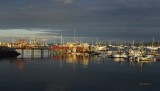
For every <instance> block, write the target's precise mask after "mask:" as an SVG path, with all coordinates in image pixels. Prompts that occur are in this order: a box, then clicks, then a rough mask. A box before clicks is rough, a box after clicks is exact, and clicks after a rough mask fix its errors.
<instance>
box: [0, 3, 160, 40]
mask: <svg viewBox="0 0 160 91" xmlns="http://www.w3.org/2000/svg"><path fill="white" fill-rule="evenodd" d="M159 24H160V1H159V0H0V28H1V29H17V28H20V29H30V28H38V29H43V30H44V31H46V32H48V33H50V32H53V33H58V34H63V35H64V36H73V30H74V28H76V35H77V36H84V37H106V38H111V37H113V36H114V37H115V38H116V37H117V38H119V37H121V36H123V37H124V34H127V35H130V36H132V37H133V38H134V36H136V35H137V36H139V37H141V36H142V35H143V34H145V35H147V36H149V37H151V36H154V35H155V36H159V35H157V33H159V30H160V26H159ZM48 28H50V30H48ZM55 30H60V31H55ZM31 31H33V30H32V29H31ZM36 31H38V30H36ZM145 32H150V35H149V34H148V33H145ZM46 34H47V33H46ZM49 35H50V34H49ZM127 35H125V36H126V37H127ZM142 37H143V36H142ZM140 39H143V38H140Z"/></svg>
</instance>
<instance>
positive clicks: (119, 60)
mask: <svg viewBox="0 0 160 91" xmlns="http://www.w3.org/2000/svg"><path fill="white" fill-rule="evenodd" d="M113 60H114V61H115V62H121V61H125V60H124V59H123V58H113Z"/></svg>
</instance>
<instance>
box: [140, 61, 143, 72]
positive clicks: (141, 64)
mask: <svg viewBox="0 0 160 91" xmlns="http://www.w3.org/2000/svg"><path fill="white" fill-rule="evenodd" d="M140 66H141V72H142V71H143V62H141V63H140Z"/></svg>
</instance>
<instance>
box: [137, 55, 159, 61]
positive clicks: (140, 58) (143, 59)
mask: <svg viewBox="0 0 160 91" xmlns="http://www.w3.org/2000/svg"><path fill="white" fill-rule="evenodd" d="M137 61H138V62H139V61H156V58H155V57H154V55H145V56H142V57H137Z"/></svg>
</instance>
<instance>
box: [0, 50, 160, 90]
mask: <svg viewBox="0 0 160 91" xmlns="http://www.w3.org/2000/svg"><path fill="white" fill-rule="evenodd" d="M159 69H160V62H158V61H155V62H132V61H128V60H125V59H111V58H107V57H98V56H88V55H79V56H77V55H71V54H70V55H51V56H48V54H47V51H45V52H44V56H43V57H41V56H40V52H39V51H35V56H34V58H31V56H30V51H29V50H28V51H25V55H24V57H23V58H22V57H21V56H18V57H17V58H1V59H0V91H159V90H160V71H159Z"/></svg>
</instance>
